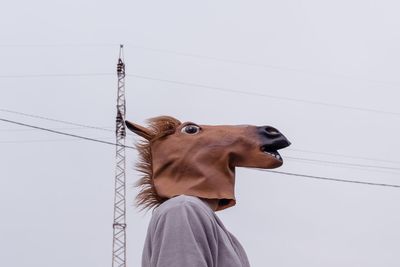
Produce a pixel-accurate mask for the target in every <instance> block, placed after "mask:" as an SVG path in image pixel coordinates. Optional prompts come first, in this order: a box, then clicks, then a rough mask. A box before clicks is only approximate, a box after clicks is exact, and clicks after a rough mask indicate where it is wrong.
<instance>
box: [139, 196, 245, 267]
mask: <svg viewBox="0 0 400 267" xmlns="http://www.w3.org/2000/svg"><path fill="white" fill-rule="evenodd" d="M249 266H250V264H249V261H248V259H247V256H246V252H245V251H244V249H243V247H242V246H241V245H240V244H239V241H238V240H237V239H236V238H235V237H234V236H233V235H232V234H231V233H229V232H228V231H227V230H226V229H225V226H224V225H223V224H222V222H221V221H220V220H219V218H218V217H217V216H216V215H215V213H214V212H213V211H212V210H211V208H210V207H209V206H208V205H207V204H206V203H204V202H203V201H202V200H200V199H199V198H197V197H192V196H185V195H181V196H178V197H174V198H172V199H169V200H168V201H166V202H164V203H163V204H162V205H160V206H159V207H158V208H156V209H155V210H154V212H153V216H152V218H151V221H150V224H149V228H148V231H147V237H146V241H145V244H144V249H143V257H142V267H249Z"/></svg>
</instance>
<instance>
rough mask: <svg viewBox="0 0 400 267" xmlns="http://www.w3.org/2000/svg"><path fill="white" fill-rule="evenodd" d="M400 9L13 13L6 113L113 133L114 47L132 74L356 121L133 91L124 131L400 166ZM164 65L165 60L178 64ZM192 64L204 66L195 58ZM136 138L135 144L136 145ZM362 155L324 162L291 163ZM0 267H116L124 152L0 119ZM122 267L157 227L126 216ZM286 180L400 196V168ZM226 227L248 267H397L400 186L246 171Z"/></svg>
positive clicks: (273, 4) (115, 4)
mask: <svg viewBox="0 0 400 267" xmlns="http://www.w3.org/2000/svg"><path fill="white" fill-rule="evenodd" d="M399 7H400V4H399V3H398V2H397V1H385V0H383V1H355V0H346V1H329V2H328V1H310V0H308V1H232V0H230V1H226V0H225V1H158V2H156V1H76V0H69V1H50V0H48V1H43V0H38V1H8V2H7V3H6V4H3V5H2V8H1V9H0V33H1V38H0V109H10V110H15V111H19V112H24V113H29V114H35V115H40V116H45V117H50V118H55V119H61V120H66V121H71V122H76V123H82V124H89V125H94V126H100V127H109V128H110V129H113V127H114V118H115V113H116V112H115V100H116V81H117V80H116V76H115V75H103V76H82V77H78V76H74V77H59V76H56V77H14V78H10V77H6V76H9V75H22V76H24V75H37V74H87V73H115V64H116V60H117V56H118V45H117V44H118V43H124V44H125V45H126V47H125V60H126V64H127V72H128V74H130V75H142V76H146V77H152V78H155V79H167V80H173V81H179V82H186V83H196V84H202V85H208V86H214V87H223V88H228V89H232V90H240V91H245V92H254V93H261V94H266V95H272V96H280V97H286V98H295V99H303V100H307V101H317V102H325V103H331V104H337V105H345V106H353V107H362V108H366V109H375V110H383V111H388V112H393V113H397V114H387V113H377V112H367V111H357V110H354V109H345V108H337V107H333V106H323V105H315V104H306V103H302V102H294V101H289V100H283V99H276V98H270V97H262V96H255V95H245V94H237V93H228V92H222V91H217V90H212V89H207V88H202V87H194V86H189V85H179V84H173V83H167V82H161V81H155V80H149V79H141V78H137V77H134V76H130V77H127V109H128V119H130V120H132V121H136V122H138V123H143V122H144V120H145V119H147V118H149V117H153V116H157V115H172V116H175V117H177V118H178V119H180V120H182V121H185V120H191V121H194V122H198V123H201V124H255V125H265V124H268V125H272V126H275V127H277V128H278V129H280V130H281V131H282V132H283V133H284V134H285V135H286V136H287V137H288V138H289V139H290V141H291V142H292V146H291V147H290V148H289V149H287V150H284V151H282V153H281V154H282V155H283V156H284V157H285V156H287V157H301V158H309V159H316V160H327V161H337V162H347V163H352V164H368V165H380V166H387V167H391V168H400V158H399V156H398V151H399V149H400V141H399V138H398V136H399V134H400V128H399V122H400V115H399V114H400V108H399V105H398V103H399V96H400V93H399V90H398V88H399V87H400V79H399V76H398V73H399V71H400V64H399V62H400V53H399V47H400V32H399V26H400V17H399V16H398V11H399ZM168 51H169V52H168ZM182 53H183V54H194V55H201V56H204V57H195V56H189V55H182ZM0 118H7V119H12V120H17V121H20V122H25V123H30V124H35V125H39V126H43V127H49V128H54V129H63V131H67V132H70V133H75V134H81V135H85V136H90V137H94V138H101V139H103V140H108V141H113V140H114V136H113V132H112V131H111V132H107V131H99V130H90V129H75V128H76V127H74V126H70V125H65V124H60V123H55V122H50V121H46V120H41V119H34V118H29V117H24V116H21V115H16V114H10V113H6V112H3V111H0ZM133 141H134V140H133V138H132V137H131V136H130V137H129V139H128V140H127V143H128V144H129V143H133ZM298 150H308V151H314V152H323V153H336V154H344V155H347V156H355V157H369V158H377V159H381V160H387V161H393V162H384V161H376V160H375V161H371V160H361V159H359V158H349V157H338V156H328V155H322V154H315V153H314V154H311V153H305V152H299V151H298ZM0 151H1V152H0V162H1V165H0V166H1V167H0V177H1V178H0V214H1V221H0V251H1V253H0V254H1V256H0V265H1V266H9V267H14V266H18V267H20V266H30V267H36V266H37V267H39V266H40V267H46V266H58V267H67V266H68V267H70V266H110V265H111V241H112V212H113V211H112V204H113V203H112V201H113V179H114V169H115V163H114V154H115V151H114V147H112V146H108V145H102V144H97V143H91V142H87V141H80V140H75V139H73V138H70V137H63V136H58V135H54V134H50V133H46V132H42V131H33V130H29V129H27V128H23V127H18V126H15V125H10V124H7V123H3V122H0ZM127 156H128V163H127V165H128V166H129V170H128V177H127V180H128V202H129V205H128V230H127V231H128V232H127V233H128V266H131V267H132V266H139V265H140V257H141V250H142V245H143V241H144V237H145V231H146V228H147V223H148V220H149V218H150V213H149V214H144V213H139V212H138V210H137V209H136V208H134V206H133V204H131V203H133V198H134V195H135V190H134V189H133V188H132V186H133V184H134V183H135V181H136V180H137V179H138V174H137V173H136V172H135V171H133V164H134V161H135V159H136V153H135V151H128V152H127ZM279 170H281V171H288V172H297V173H304V174H311V175H321V176H328V177H337V178H344V179H354V180H360V181H370V182H376V183H391V184H400V180H399V179H400V177H399V173H400V172H399V171H398V170H383V169H381V170H377V169H371V168H349V167H343V166H341V165H332V164H321V163H318V164H316V163H315V162H314V163H310V162H305V161H298V160H293V159H287V160H286V161H285V164H284V166H283V167H282V168H280V169H279ZM236 189H237V198H238V205H237V206H236V207H234V208H232V209H229V210H227V211H223V212H221V213H219V216H220V218H221V219H222V221H223V222H224V223H225V225H226V227H227V228H228V229H230V230H231V232H232V233H233V234H234V235H236V236H237V237H238V239H239V240H240V241H241V243H242V244H243V246H244V247H245V249H246V251H247V253H248V256H249V258H250V261H251V263H252V266H256V267H263V266H282V267H283V266H285V267H288V266H296V267H298V266H304V267H306V266H307V267H320V266H324V267H337V266H343V267H354V266H363V267H372V266H374V267H375V266H385V267H397V266H399V265H400V254H399V247H400V230H399V225H400V213H399V203H400V189H396V188H384V187H375V186H366V185H357V184H346V183H337V182H327V181H319V180H310V179H305V178H300V177H288V176H283V175H277V174H270V173H265V172H259V171H255V170H248V169H238V171H237V187H236Z"/></svg>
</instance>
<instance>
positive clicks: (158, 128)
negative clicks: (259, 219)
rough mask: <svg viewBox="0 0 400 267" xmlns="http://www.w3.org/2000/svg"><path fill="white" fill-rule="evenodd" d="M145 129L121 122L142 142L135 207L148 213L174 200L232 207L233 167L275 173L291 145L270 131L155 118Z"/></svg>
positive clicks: (284, 138) (261, 128) (138, 145)
mask: <svg viewBox="0 0 400 267" xmlns="http://www.w3.org/2000/svg"><path fill="white" fill-rule="evenodd" d="M148 122H149V126H148V127H143V126H140V125H138V124H135V123H132V122H129V121H126V126H127V127H128V129H130V130H131V131H133V132H134V133H136V134H138V135H140V136H141V137H143V138H144V140H142V141H141V142H139V143H138V144H137V145H136V147H137V149H138V151H139V162H138V164H137V165H136V166H137V170H138V171H140V172H142V174H143V176H142V178H141V179H140V181H139V182H138V184H137V185H138V186H139V187H141V190H140V192H139V194H138V196H137V198H136V200H137V204H138V206H141V207H142V208H143V209H150V208H153V207H156V206H158V205H160V204H161V203H162V202H164V201H165V200H167V199H169V198H172V197H175V196H178V195H182V194H185V195H191V196H197V197H200V198H206V199H218V200H219V205H218V208H217V210H223V209H226V208H228V207H231V206H233V205H235V204H236V200H235V194H234V187H235V167H250V168H264V169H271V168H277V167H279V166H281V165H282V164H283V161H282V158H281V156H280V155H279V153H278V151H277V150H279V149H281V148H285V147H287V146H289V145H290V142H289V141H288V140H287V139H286V137H285V136H283V135H282V134H281V133H280V132H279V131H278V130H277V129H275V128H273V127H271V126H259V127H258V126H252V125H238V126H232V125H218V126H210V125H198V124H196V123H193V122H185V123H181V122H180V121H179V120H177V119H175V118H173V117H168V116H162V117H156V118H152V119H150V120H149V121H148Z"/></svg>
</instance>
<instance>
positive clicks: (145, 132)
mask: <svg viewBox="0 0 400 267" xmlns="http://www.w3.org/2000/svg"><path fill="white" fill-rule="evenodd" d="M125 124H126V127H128V129H129V130H131V131H132V132H134V133H135V134H137V135H140V136H141V137H143V138H145V139H146V140H151V139H152V138H153V134H152V132H151V131H150V130H149V129H147V128H146V127H143V126H140V125H138V124H135V123H133V122H130V121H125Z"/></svg>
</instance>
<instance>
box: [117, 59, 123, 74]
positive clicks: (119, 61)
mask: <svg viewBox="0 0 400 267" xmlns="http://www.w3.org/2000/svg"><path fill="white" fill-rule="evenodd" d="M124 67H125V64H124V62H122V60H121V59H118V64H117V72H118V73H121V72H122V70H123V69H124Z"/></svg>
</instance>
